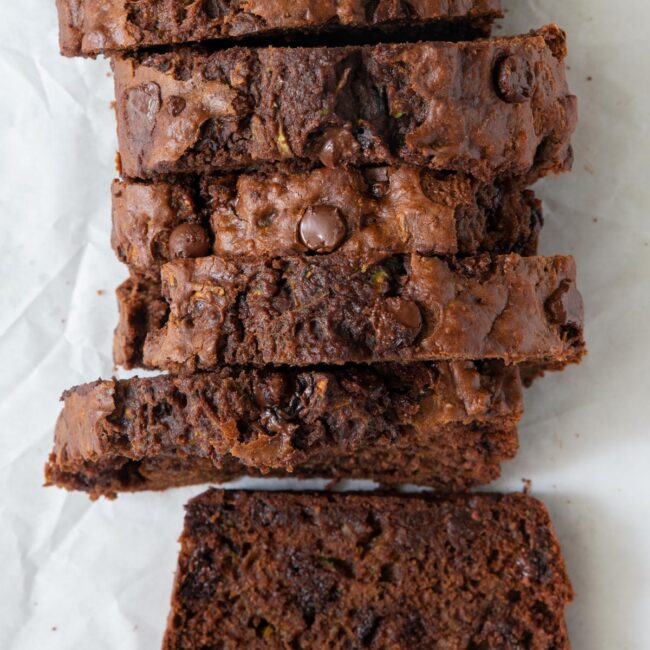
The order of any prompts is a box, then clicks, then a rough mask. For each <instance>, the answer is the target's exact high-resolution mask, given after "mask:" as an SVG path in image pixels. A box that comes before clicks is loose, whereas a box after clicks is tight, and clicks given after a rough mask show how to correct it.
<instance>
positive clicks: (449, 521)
mask: <svg viewBox="0 0 650 650" xmlns="http://www.w3.org/2000/svg"><path fill="white" fill-rule="evenodd" d="M186 510H187V514H186V517H185V527H184V530H183V534H182V536H181V539H180V542H181V551H180V557H179V563H178V569H177V573H176V580H175V586H174V592H173V596H172V604H171V612H170V615H169V618H168V627H167V632H166V635H165V640H164V642H163V648H164V650H194V649H196V648H199V647H200V648H250V649H255V648H265V649H266V648H376V649H379V648H382V649H384V648H404V649H406V648H408V649H409V650H419V649H421V650H425V649H429V648H454V649H456V648H467V649H475V650H478V649H479V648H480V649H485V650H488V649H489V650H493V649H497V648H499V649H500V648H504V649H505V648H535V650H568V649H569V640H568V637H567V631H566V626H565V623H564V609H565V607H566V605H567V604H568V603H569V602H571V600H572V598H573V591H572V588H571V583H570V582H569V578H568V576H567V572H566V567H565V564H564V560H563V558H562V554H561V551H560V547H559V544H558V541H557V538H556V536H555V532H554V530H553V527H552V524H551V521H550V519H549V516H548V513H547V511H546V509H545V507H544V506H543V505H542V504H541V503H540V502H539V501H537V500H536V499H533V498H531V497H528V496H525V495H522V494H516V495H508V496H500V495H487V494H483V495H469V496H465V495H459V496H448V497H443V498H432V497H430V496H429V497H426V496H414V495H411V496H400V497H396V496H379V495H367V494H322V493H321V494H317V493H303V494H301V493H295V492H294V493H286V492H285V493H282V492H276V493H252V492H251V493H247V492H222V491H217V490H209V491H208V492H205V493H204V494H202V495H200V496H199V497H196V498H195V499H193V500H192V501H190V502H189V504H188V505H187V508H186Z"/></svg>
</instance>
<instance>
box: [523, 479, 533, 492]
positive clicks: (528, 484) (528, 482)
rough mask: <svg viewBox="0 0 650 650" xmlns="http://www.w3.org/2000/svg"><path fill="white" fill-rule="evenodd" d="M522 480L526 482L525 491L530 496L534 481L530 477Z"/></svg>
mask: <svg viewBox="0 0 650 650" xmlns="http://www.w3.org/2000/svg"><path fill="white" fill-rule="evenodd" d="M521 482H522V483H523V484H524V489H523V493H524V494H525V495H526V496H528V495H529V494H530V493H531V491H532V489H533V482H532V481H531V479H529V478H522V479H521Z"/></svg>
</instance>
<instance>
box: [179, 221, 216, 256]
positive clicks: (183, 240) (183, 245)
mask: <svg viewBox="0 0 650 650" xmlns="http://www.w3.org/2000/svg"><path fill="white" fill-rule="evenodd" d="M210 248H211V245H210V238H209V237H208V233H207V232H205V229H204V228H202V227H201V226H199V225H198V224H196V223H182V224H181V225H180V226H176V228H174V230H172V234H171V235H170V236H169V254H170V256H171V257H172V259H176V258H178V257H204V256H205V255H208V253H209V252H210Z"/></svg>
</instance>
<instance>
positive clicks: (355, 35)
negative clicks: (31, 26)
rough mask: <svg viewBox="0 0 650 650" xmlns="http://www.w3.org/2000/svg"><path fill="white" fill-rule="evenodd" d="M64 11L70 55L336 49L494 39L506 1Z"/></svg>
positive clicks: (318, 1) (93, 4)
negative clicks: (409, 40) (389, 41)
mask: <svg viewBox="0 0 650 650" xmlns="http://www.w3.org/2000/svg"><path fill="white" fill-rule="evenodd" d="M57 7H58V12H59V40H60V46H61V52H62V53H63V54H64V55H66V56H97V55H98V54H105V53H108V54H110V53H114V52H117V51H120V50H133V49H137V48H140V47H147V46H149V47H150V46H167V45H173V44H178V43H187V42H200V41H206V40H223V41H225V45H232V44H233V41H236V42H241V41H249V40H251V39H252V40H255V39H258V40H259V39H267V40H268V41H269V42H270V43H275V44H276V45H281V44H286V42H287V41H288V42H291V41H300V40H309V41H310V42H313V41H314V40H315V39H319V38H320V39H321V40H328V41H329V40H331V41H333V42H332V43H328V44H333V43H334V42H341V41H345V40H347V42H367V40H369V39H370V40H372V39H373V38H374V39H376V38H381V37H382V36H383V37H385V38H391V37H392V38H395V37H398V36H400V37H402V38H403V39H404V38H406V37H411V33H412V32H413V35H414V36H418V35H419V37H420V39H422V38H425V37H426V38H428V39H432V38H444V39H445V40H449V39H458V38H472V37H477V36H487V35H489V33H490V28H491V26H492V23H493V22H494V20H496V19H497V18H498V17H500V16H501V15H502V14H501V0H424V1H422V0H415V1H413V0H410V2H408V3H405V2H401V1H397V2H396V1H395V0H345V2H340V0H234V1H233V0H194V1H191V0H190V1H189V2H188V0H138V1H137V2H133V1H130V0H82V2H79V0H57ZM425 34H426V36H424V35H425ZM219 45H220V46H223V45H222V43H219Z"/></svg>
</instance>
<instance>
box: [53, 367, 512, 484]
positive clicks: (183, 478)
mask: <svg viewBox="0 0 650 650" xmlns="http://www.w3.org/2000/svg"><path fill="white" fill-rule="evenodd" d="M63 400H64V402H65V405H64V408H63V411H62V414H61V416H60V418H59V421H58V424H57V428H56V433H55V446H54V450H53V452H52V455H51V456H50V460H49V463H48V465H47V468H46V477H47V481H48V483H50V484H53V485H58V486H60V487H65V488H68V489H74V490H84V491H86V492H89V493H90V494H91V495H92V496H93V497H96V496H99V495H108V496H112V495H114V494H116V493H117V492H121V491H134V490H160V489H165V488H169V487H173V486H177V485H185V484H192V483H202V482H210V481H212V482H223V481H226V480H229V479H232V478H235V477H237V476H240V475H246V474H249V475H260V474H271V475H274V476H287V475H294V476H298V477H303V478H306V477H314V476H315V477H324V478H363V479H374V480H376V481H379V482H381V483H384V484H399V483H418V484H420V485H426V486H430V487H434V488H436V489H439V490H444V491H449V490H466V489H468V488H470V487H473V486H475V485H479V484H485V483H488V482H489V481H491V480H493V479H495V478H497V477H498V476H499V473H500V468H499V464H500V463H501V462H502V461H505V460H509V459H511V458H513V457H514V455H515V453H516V450H517V433H516V426H517V424H518V422H519V420H520V418H521V416H522V413H523V403H522V387H521V380H520V378H519V371H518V370H517V368H514V367H510V368H507V367H505V366H503V364H499V363H471V362H459V363H451V364H426V363H416V364H409V365H397V364H392V365H391V364H389V365H376V366H360V367H354V366H347V367H343V368H330V369H318V370H295V369H286V368H284V369H278V370H273V369H263V370H252V369H243V368H222V369H221V370H219V371H218V372H214V373H203V374H196V375H190V376H185V377H182V376H181V377H174V376H170V375H165V376H159V377H154V378H147V379H144V378H143V379H139V378H133V379H129V380H124V381H117V380H111V381H98V382H95V383H93V384H87V385H85V386H79V387H77V388H73V389H72V390H70V391H67V392H66V393H65V394H64V396H63Z"/></svg>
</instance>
